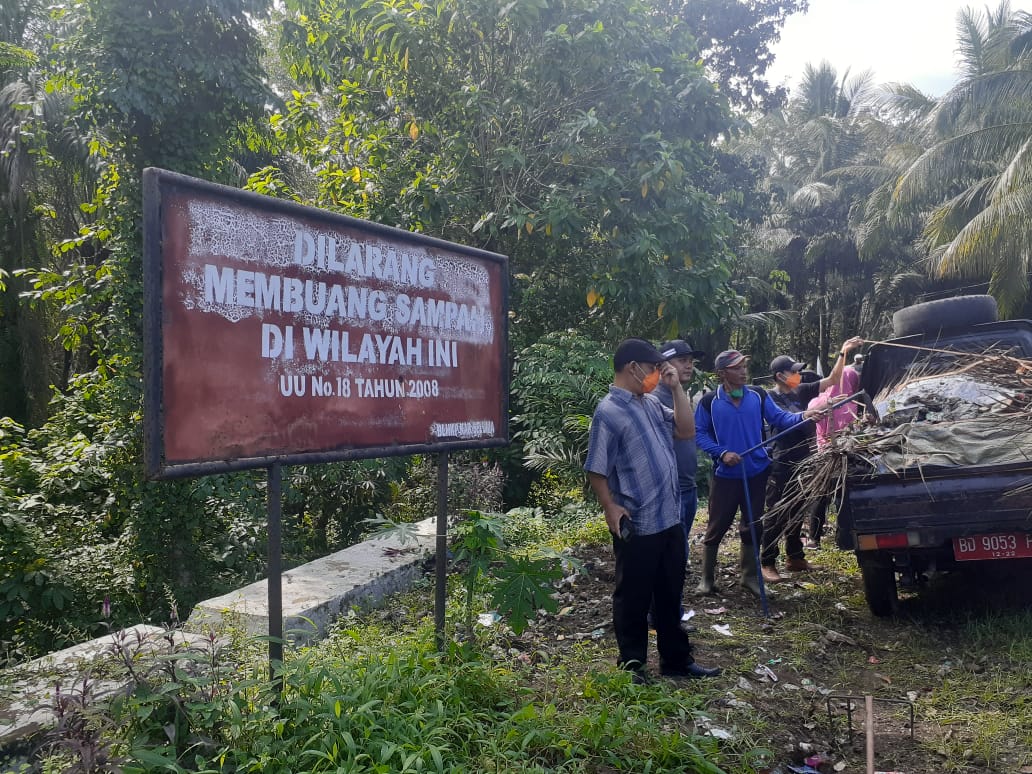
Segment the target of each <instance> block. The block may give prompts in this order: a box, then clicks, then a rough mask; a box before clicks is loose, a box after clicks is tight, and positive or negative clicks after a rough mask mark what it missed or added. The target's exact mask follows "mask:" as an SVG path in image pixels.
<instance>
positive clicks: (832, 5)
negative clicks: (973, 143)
mask: <svg viewBox="0 0 1032 774" xmlns="http://www.w3.org/2000/svg"><path fill="white" fill-rule="evenodd" d="M969 5H973V7H975V8H976V9H979V10H981V9H982V8H983V6H982V5H979V4H977V3H974V4H972V3H971V2H969V1H966V0H810V11H809V13H807V14H806V15H804V16H798V15H797V16H793V17H790V18H789V19H788V21H787V22H786V24H785V29H784V31H783V33H782V36H781V42H780V43H779V44H778V45H776V46H775V47H774V53H775V56H776V60H775V63H774V65H773V66H772V67H771V69H770V70H769V71H768V76H769V78H770V80H771V81H772V82H774V83H782V82H786V81H787V82H788V83H789V85H790V86H792V85H795V83H796V82H797V81H798V80H799V77H800V75H801V74H802V71H803V66H804V65H805V64H807V63H808V62H809V63H812V64H818V63H819V62H820V61H821V60H827V61H829V62H830V63H831V64H832V65H833V66H834V67H835V69H836V70H838V72H839V75H842V74H843V73H844V72H845V70H846V68H849V70H850V72H851V73H859V72H862V71H863V70H867V69H871V70H873V71H874V77H875V82H876V83H886V82H889V81H896V82H905V83H911V84H913V85H915V86H917V87H918V88H919V89H921V90H922V91H925V92H927V93H930V94H932V95H934V96H939V95H941V94H943V93H944V92H945V91H946V90H947V89H948V88H949V87H950V86H951V85H952V84H953V83H954V82H955V81H956V79H957V57H956V53H955V49H956V45H957V44H956V19H957V11H959V10H960V9H961V8H964V7H965V6H969ZM992 7H993V8H995V4H992ZM1011 10H1012V11H1018V10H1032V0H1012V2H1011Z"/></svg>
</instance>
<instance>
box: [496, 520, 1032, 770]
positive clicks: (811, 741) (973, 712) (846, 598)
mask: <svg viewBox="0 0 1032 774" xmlns="http://www.w3.org/2000/svg"><path fill="white" fill-rule="evenodd" d="M703 520H704V517H703ZM694 540H695V543H694V544H693V547H692V559H693V562H695V563H696V564H695V566H696V567H697V566H698V562H699V561H700V557H701V548H700V546H699V545H698V542H697V541H698V536H694ZM734 551H735V553H734V554H732V547H731V545H730V540H729V539H725V545H724V546H723V547H722V552H721V561H720V567H719V571H718V575H717V580H718V586H719V589H720V593H719V594H718V595H717V596H713V597H700V596H697V595H696V594H695V593H694V586H695V583H696V582H697V577H696V576H695V575H694V573H692V574H691V575H690V576H689V580H688V582H687V583H686V593H685V600H684V601H685V607H686V609H687V610H690V611H693V617H692V618H691V619H690V621H689V623H690V624H692V625H694V626H695V627H696V628H697V631H696V632H695V633H693V634H692V635H691V636H692V639H693V642H694V643H695V645H696V653H695V656H696V659H697V661H699V662H700V663H701V664H703V665H705V666H720V667H722V668H723V670H724V673H723V675H722V676H721V677H720V678H717V679H716V680H707V681H701V682H699V681H692V682H690V683H688V684H687V685H685V684H680V685H673V684H671V689H672V690H678V689H681V690H689V691H694V692H700V691H701V692H705V694H706V696H707V711H706V713H705V715H702V716H699V717H698V718H697V720H696V723H697V726H698V730H699V732H700V733H708V734H710V735H713V736H717V737H718V738H720V739H725V740H727V741H726V742H725V743H726V744H728V745H731V746H736V745H737V746H739V747H744V746H748V745H752V746H753V747H756V746H759V747H764V748H766V749H768V750H770V751H771V756H770V757H769V759H768V761H769V762H768V763H766V764H764V767H765V768H761V771H769V772H771V774H788V772H790V771H807V769H799V768H798V767H799V766H800V765H802V764H804V763H805V762H806V760H807V759H809V763H810V764H811V765H814V766H816V767H817V770H818V771H820V772H825V773H831V772H836V771H845V772H865V771H866V768H865V761H866V748H865V744H866V735H865V700H864V697H865V696H867V695H870V696H873V697H874V699H873V705H874V718H875V722H874V727H875V736H874V743H875V769H876V770H877V771H879V772H900V773H901V774H940V773H942V772H972V773H974V772H993V773H994V774H997V773H1000V774H1002V773H1004V772H1006V773H1007V774H1019V773H1028V772H1032V728H1030V726H1032V722H1030V721H1032V697H1030V694H1032V664H1030V658H1032V617H1030V615H1029V610H1030V609H1032V573H1030V572H1029V567H1028V566H1027V564H1028V563H1027V562H1026V563H1025V564H1024V565H1022V566H1020V567H1019V566H1018V565H1016V564H1015V563H1013V562H1011V563H1002V564H1001V563H998V564H1000V566H998V567H994V568H993V569H994V570H995V574H989V575H976V576H972V577H968V576H966V575H965V576H957V575H952V576H943V577H939V578H935V579H933V580H932V581H931V582H930V583H929V584H928V587H927V588H924V589H922V590H921V591H920V592H914V593H907V592H901V604H900V613H899V615H897V616H896V617H894V618H892V619H879V618H875V617H873V616H872V615H871V614H870V613H869V611H868V610H867V607H866V604H865V601H864V598H863V593H862V589H861V585H860V578H859V575H858V572H857V570H856V567H855V564H856V563H855V559H854V557H853V555H852V554H851V553H846V552H841V551H838V550H836V549H834V548H832V547H830V546H825V547H824V548H823V549H822V550H815V551H810V552H809V554H808V556H809V558H810V560H811V561H812V563H813V564H814V565H815V569H814V570H813V571H811V572H806V573H795V574H792V575H790V576H787V577H788V578H789V579H788V580H787V581H786V582H783V583H781V584H777V585H776V586H774V585H772V586H769V587H768V589H769V609H770V616H769V617H764V615H763V612H762V607H761V604H760V602H759V601H758V600H757V599H756V598H754V597H753V596H752V595H750V594H749V593H748V592H747V591H745V590H744V589H742V588H741V587H740V586H739V585H738V583H737V580H738V569H737V547H735V548H734ZM574 555H575V557H576V558H577V560H578V561H579V562H580V563H581V564H582V567H583V572H582V573H580V574H575V575H571V576H570V577H568V578H567V579H566V580H565V581H564V582H563V584H561V590H560V595H559V610H558V612H557V614H555V615H545V616H542V617H540V618H538V619H537V620H536V621H535V622H533V624H532V626H531V627H530V629H529V630H528V631H527V632H525V633H524V634H523V635H522V636H521V637H520V638H518V640H517V641H516V642H515V643H514V644H515V645H516V646H517V647H518V648H520V649H521V650H522V649H526V651H527V652H530V653H534V652H540V649H544V650H545V651H550V652H552V653H553V654H556V655H558V654H561V653H562V652H563V651H564V650H572V649H573V648H577V649H578V651H579V652H580V653H583V651H584V648H585V646H592V645H594V646H596V647H597V648H598V660H599V661H600V662H603V663H600V664H599V666H600V667H601V668H605V666H604V663H605V662H608V664H609V665H610V667H609V668H611V665H612V663H613V661H614V660H615V653H616V651H615V641H614V639H613V633H612V624H611V615H612V611H611V596H610V595H611V593H612V587H613V579H614V578H613V574H614V564H613V557H612V552H611V550H610V548H609V547H608V546H605V545H601V546H597V545H596V546H592V545H581V546H578V547H577V548H576V549H574ZM1003 564H1006V565H1007V566H1006V567H1003V566H1002V565H1003ZM786 575H787V574H786ZM654 645H655V643H654V637H653V638H652V642H651V643H650V659H651V660H652V661H651V663H650V671H651V672H652V673H653V674H658V665H657V664H656V663H655V661H654V659H655V648H654ZM664 682H665V681H664ZM911 713H913V718H914V722H913V723H911V717H912V715H911ZM815 756H816V757H815ZM791 766H795V767H796V768H794V769H793V768H790V767H791ZM741 770H743V771H744V770H750V771H751V770H752V769H749V768H747V767H746V765H745V764H744V763H743V765H742V768H741Z"/></svg>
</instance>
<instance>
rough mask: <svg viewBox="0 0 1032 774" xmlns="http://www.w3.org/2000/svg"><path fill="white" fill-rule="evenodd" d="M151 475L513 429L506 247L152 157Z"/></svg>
mask: <svg viewBox="0 0 1032 774" xmlns="http://www.w3.org/2000/svg"><path fill="white" fill-rule="evenodd" d="M144 212H145V219H144V281H145V337H146V345H145V380H146V411H145V421H146V427H145V436H146V447H147V453H146V459H147V469H148V474H149V475H151V476H153V477H157V478H169V477H175V476H187V475H201V474H207V473H217V472H222V471H228V470H239V469H244V468H254V467H264V466H268V465H270V464H271V463H273V462H279V463H284V464H300V463H311V462H329V461H334V460H342V459H354V458H359V457H382V456H388V455H394V454H413V453H421V452H432V451H449V450H456V449H466V448H477V447H488V446H501V445H504V444H506V443H508V423H507V419H506V418H507V413H508V408H507V395H508V377H507V373H508V372H507V367H506V349H505V342H506V330H507V327H506V326H507V318H508V313H507V307H506V304H507V296H508V288H507V277H508V272H507V265H506V259H505V257H504V256H501V255H496V254H494V253H488V252H484V251H482V250H477V249H473V248H469V247H463V246H461V245H456V244H451V243H448V242H444V241H441V240H437V239H432V238H429V237H424V236H421V235H418V234H413V233H409V232H407V231H401V230H399V229H394V228H390V227H387V226H382V225H377V224H373V223H369V222H365V221H360V220H356V219H354V218H348V217H344V216H341V215H335V214H331V213H328V212H325V211H322V210H317V209H313V208H309V207H302V206H300V205H296V204H293V203H290V202H284V201H280V200H278V199H273V198H270V197H266V196H259V195H256V194H251V193H247V192H243V191H239V190H237V189H233V188H227V187H224V186H218V185H214V184H211V183H206V182H203V181H200V180H195V179H193V178H188V177H184V176H182V175H177V174H173V173H171V172H166V171H164V170H158V169H148V170H146V171H145V172H144Z"/></svg>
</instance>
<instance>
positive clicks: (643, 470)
mask: <svg viewBox="0 0 1032 774" xmlns="http://www.w3.org/2000/svg"><path fill="white" fill-rule="evenodd" d="M673 418H674V413H673V411H671V410H670V409H668V408H666V407H665V406H663V404H662V403H660V402H659V400H658V399H657V398H656V397H655V396H654V395H643V396H641V397H640V398H639V397H635V396H634V395H632V394H631V393H630V392H628V391H627V390H624V389H621V388H619V387H616V386H610V387H609V394H608V395H606V397H604V398H603V399H602V400H601V401H600V402H599V404H598V407H597V408H596V409H595V415H594V416H593V417H592V419H591V434H590V436H589V439H588V456H587V460H586V461H585V463H584V469H585V470H586V471H587V472H589V473H597V474H598V475H600V476H605V477H606V480H607V481H608V482H609V491H610V492H611V493H612V495H613V500H614V501H615V502H616V503H617V504H618V505H621V506H623V507H624V508H626V509H627V511H628V512H629V513H630V514H631V521H632V522H633V524H634V531H635V532H636V533H637V534H639V535H654V534H656V533H658V532H662V531H663V530H665V529H669V528H670V527H673V526H674V525H676V524H680V518H681V517H680V510H679V502H680V497H681V495H680V491H679V490H678V486H677V462H676V460H675V458H674V425H673Z"/></svg>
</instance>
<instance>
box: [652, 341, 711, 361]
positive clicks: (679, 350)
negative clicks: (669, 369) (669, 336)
mask: <svg viewBox="0 0 1032 774" xmlns="http://www.w3.org/2000/svg"><path fill="white" fill-rule="evenodd" d="M659 354H661V355H662V356H663V357H664V358H666V359H667V360H671V359H672V358H675V357H685V356H688V357H693V358H695V359H696V360H698V359H700V358H703V357H706V353H705V352H702V351H701V350H698V349H692V345H691V344H689V343H688V342H687V341H685V340H684V339H674V340H673V341H664V342H663V343H662V344H660V345H659Z"/></svg>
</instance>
